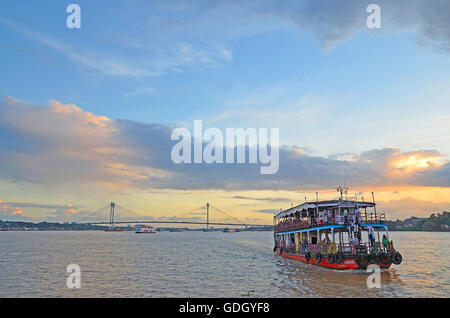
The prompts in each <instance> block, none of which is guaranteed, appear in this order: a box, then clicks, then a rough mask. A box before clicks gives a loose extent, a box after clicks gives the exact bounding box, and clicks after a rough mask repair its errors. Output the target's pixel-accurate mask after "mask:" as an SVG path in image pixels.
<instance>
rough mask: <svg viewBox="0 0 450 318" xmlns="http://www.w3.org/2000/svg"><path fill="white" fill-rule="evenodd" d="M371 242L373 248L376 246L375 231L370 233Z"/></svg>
mask: <svg viewBox="0 0 450 318" xmlns="http://www.w3.org/2000/svg"><path fill="white" fill-rule="evenodd" d="M369 241H370V246H371V247H372V246H374V245H375V235H373V231H369Z"/></svg>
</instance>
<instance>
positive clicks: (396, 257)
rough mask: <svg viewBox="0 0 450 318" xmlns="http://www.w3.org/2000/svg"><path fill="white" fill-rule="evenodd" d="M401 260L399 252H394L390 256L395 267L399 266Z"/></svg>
mask: <svg viewBox="0 0 450 318" xmlns="http://www.w3.org/2000/svg"><path fill="white" fill-rule="evenodd" d="M402 260H403V257H402V255H401V254H400V253H399V252H395V253H394V254H393V255H392V263H394V264H395V265H399V264H400V263H401V262H402Z"/></svg>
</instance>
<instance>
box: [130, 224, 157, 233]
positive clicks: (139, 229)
mask: <svg viewBox="0 0 450 318" xmlns="http://www.w3.org/2000/svg"><path fill="white" fill-rule="evenodd" d="M134 229H135V233H136V234H148V233H156V230H155V228H154V227H153V226H150V225H136V226H135V227H134Z"/></svg>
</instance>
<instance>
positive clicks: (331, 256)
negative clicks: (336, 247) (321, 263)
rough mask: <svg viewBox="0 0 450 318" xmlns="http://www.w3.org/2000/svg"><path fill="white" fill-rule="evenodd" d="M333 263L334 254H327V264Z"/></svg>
mask: <svg viewBox="0 0 450 318" xmlns="http://www.w3.org/2000/svg"><path fill="white" fill-rule="evenodd" d="M333 263H334V254H331V253H330V254H328V264H333Z"/></svg>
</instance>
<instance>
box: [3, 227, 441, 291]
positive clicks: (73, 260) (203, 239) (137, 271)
mask: <svg viewBox="0 0 450 318" xmlns="http://www.w3.org/2000/svg"><path fill="white" fill-rule="evenodd" d="M272 235H273V233H272V232H238V233H222V232H194V231H188V232H158V233H157V234H135V233H133V232H122V233H120V232H113V233H107V232H89V231H86V232H64V231H61V232H57V231H55V232H51V231H48V232H47V231H40V232H0V297H448V296H449V295H450V244H449V243H450V233H439V232H391V233H390V236H391V239H393V240H394V245H395V247H396V249H397V250H399V251H400V252H401V254H402V255H403V263H402V264H400V265H398V266H396V265H393V266H392V267H391V268H390V269H389V270H385V271H382V273H381V288H380V289H377V288H373V289H369V288H368V287H367V284H366V280H367V278H368V276H369V273H366V272H365V271H362V270H357V271H352V272H342V271H336V270H330V269H326V268H322V267H319V266H314V265H308V264H304V263H302V262H298V261H293V260H289V259H286V258H282V257H280V256H277V255H275V254H274V253H272V249H273V239H272ZM69 264H77V265H79V266H80V269H81V288H79V289H69V288H68V287H67V286H66V279H67V277H68V276H69V275H70V273H67V272H66V268H67V266H68V265H69Z"/></svg>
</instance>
